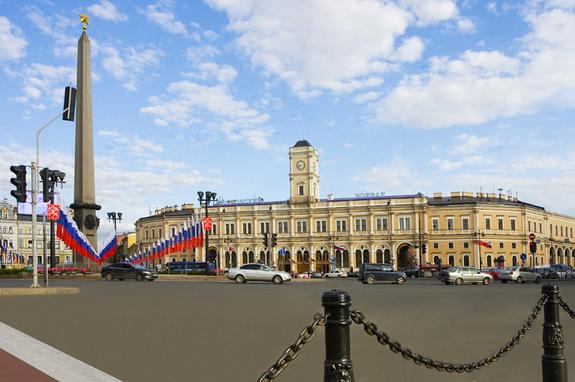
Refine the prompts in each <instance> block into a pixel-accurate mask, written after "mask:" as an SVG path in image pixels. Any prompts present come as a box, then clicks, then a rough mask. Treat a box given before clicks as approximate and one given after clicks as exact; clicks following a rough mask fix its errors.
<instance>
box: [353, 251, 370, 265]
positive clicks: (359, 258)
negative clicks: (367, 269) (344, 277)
mask: <svg viewBox="0 0 575 382" xmlns="http://www.w3.org/2000/svg"><path fill="white" fill-rule="evenodd" d="M364 263H369V249H364V250H363V251H362V250H361V249H357V250H356V251H355V266H356V268H358V269H359V266H360V265H361V264H364Z"/></svg>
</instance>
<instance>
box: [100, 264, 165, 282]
mask: <svg viewBox="0 0 575 382" xmlns="http://www.w3.org/2000/svg"><path fill="white" fill-rule="evenodd" d="M100 273H101V275H102V278H104V279H106V280H108V281H112V280H114V279H118V280H120V281H121V280H125V279H135V280H136V281H142V280H148V281H154V280H155V279H157V278H158V272H156V271H155V270H153V269H148V268H146V267H144V266H142V265H134V264H130V263H116V264H110V265H108V266H107V267H103V268H102V270H101V271H100Z"/></svg>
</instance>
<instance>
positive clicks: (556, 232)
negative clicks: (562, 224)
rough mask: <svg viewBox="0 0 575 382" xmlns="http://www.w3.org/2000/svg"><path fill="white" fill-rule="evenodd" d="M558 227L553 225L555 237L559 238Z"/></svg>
mask: <svg viewBox="0 0 575 382" xmlns="http://www.w3.org/2000/svg"><path fill="white" fill-rule="evenodd" d="M558 228H559V227H558V226H557V225H555V236H559V229H558Z"/></svg>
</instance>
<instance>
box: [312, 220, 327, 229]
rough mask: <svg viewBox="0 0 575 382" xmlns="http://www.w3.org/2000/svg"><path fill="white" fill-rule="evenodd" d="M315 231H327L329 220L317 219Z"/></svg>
mask: <svg viewBox="0 0 575 382" xmlns="http://www.w3.org/2000/svg"><path fill="white" fill-rule="evenodd" d="M315 232H327V221H325V220H316V221H315Z"/></svg>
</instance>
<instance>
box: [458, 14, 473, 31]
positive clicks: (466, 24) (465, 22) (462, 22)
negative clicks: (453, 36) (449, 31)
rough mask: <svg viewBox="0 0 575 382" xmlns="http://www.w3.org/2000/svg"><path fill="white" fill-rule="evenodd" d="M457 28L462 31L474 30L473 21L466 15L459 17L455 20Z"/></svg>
mask: <svg viewBox="0 0 575 382" xmlns="http://www.w3.org/2000/svg"><path fill="white" fill-rule="evenodd" d="M457 29H459V30H460V31H461V32H463V33H473V32H475V23H474V22H473V20H471V19H470V18H468V17H460V18H459V19H458V20H457Z"/></svg>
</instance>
